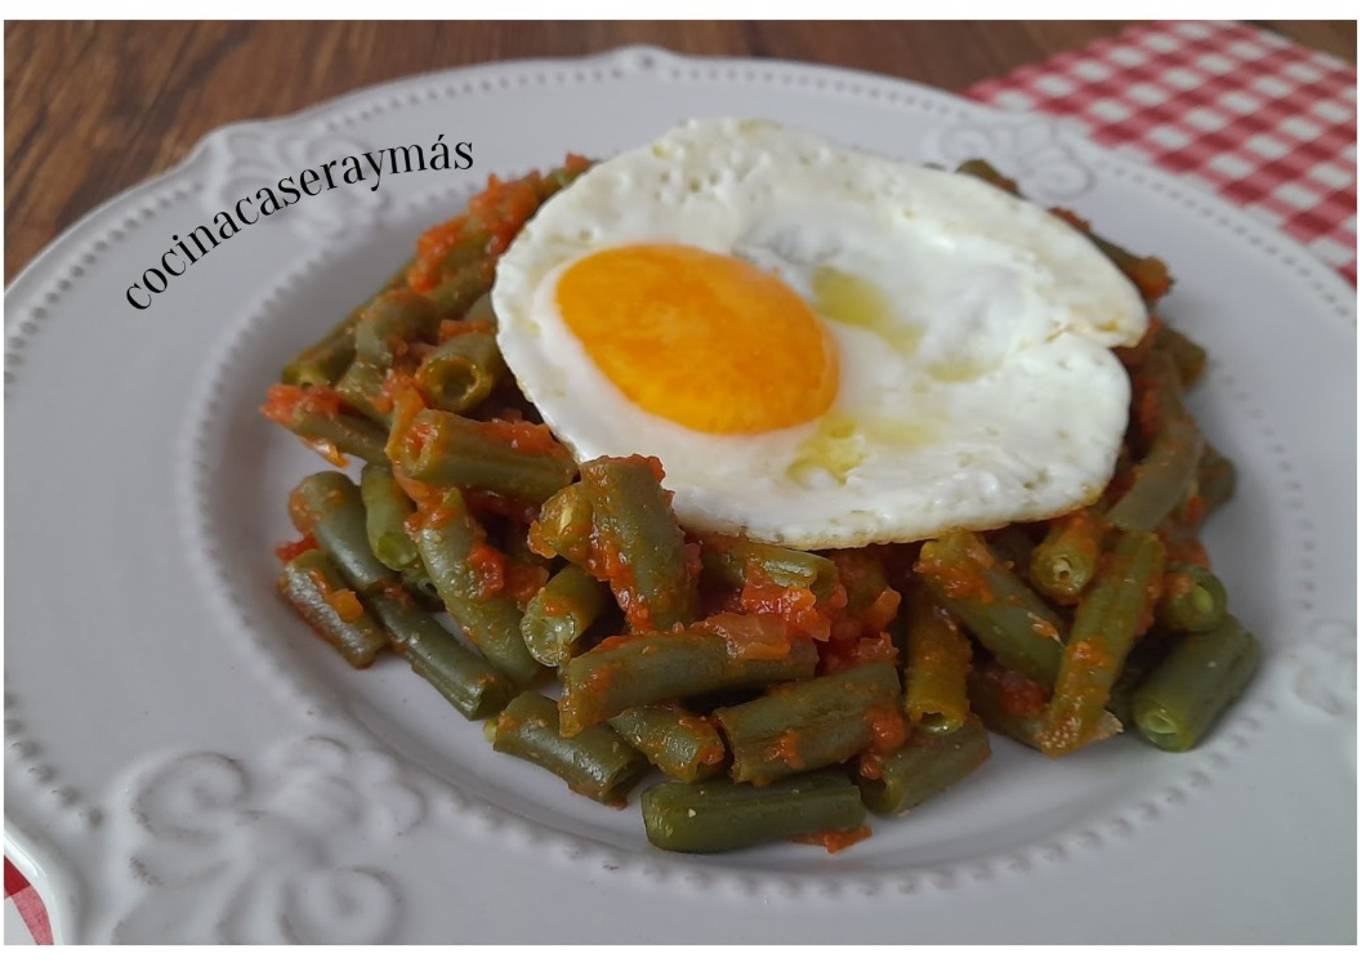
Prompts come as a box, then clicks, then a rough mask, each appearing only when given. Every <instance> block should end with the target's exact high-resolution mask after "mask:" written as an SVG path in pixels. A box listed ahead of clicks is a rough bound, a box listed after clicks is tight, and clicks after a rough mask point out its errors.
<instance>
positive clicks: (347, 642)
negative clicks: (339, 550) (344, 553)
mask: <svg viewBox="0 0 1360 964" xmlns="http://www.w3.org/2000/svg"><path fill="white" fill-rule="evenodd" d="M278 590H279V595H281V596H283V598H284V599H286V600H287V601H288V603H289V604H290V605H291V606H292V607H293V608H294V609H295V610H297V613H298V615H299V616H301V617H302V618H303V620H304V621H305V622H306V623H307V625H308V626H311V627H312V629H313V630H314V631H315V632H316V634H317V635H318V636H320V637H321V638H322V639H324V640H325V641H326V642H328V643H330V644H331V645H332V646H334V647H335V649H336V651H337V652H338V653H339V654H340V655H341V656H343V657H344V658H345V662H347V663H349V664H350V665H351V666H353V667H354V668H355V669H363V668H364V667H366V666H369V665H371V664H372V662H373V660H374V659H376V658H377V656H378V653H379V652H381V651H382V649H383V647H384V646H386V645H387V637H386V636H385V635H383V631H382V630H381V629H379V628H378V624H377V623H375V622H374V621H373V617H372V616H370V615H369V614H368V613H367V612H366V611H365V610H364V607H363V604H362V603H360V601H359V597H358V596H357V595H356V594H355V592H354V590H352V589H351V588H350V587H349V586H348V585H346V583H345V580H344V577H343V576H342V575H341V574H340V570H339V569H338V568H337V567H336V566H335V564H334V563H333V562H331V560H330V559H328V558H326V554H325V553H323V552H321V551H320V550H319V549H309V550H307V551H306V552H303V553H302V554H300V555H298V556H297V557H296V558H294V559H292V560H291V561H290V562H288V564H287V565H285V566H284V567H283V573H282V574H281V575H280V576H279V581H278Z"/></svg>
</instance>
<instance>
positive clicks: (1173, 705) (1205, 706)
mask: <svg viewBox="0 0 1360 964" xmlns="http://www.w3.org/2000/svg"><path fill="white" fill-rule="evenodd" d="M1260 658H1261V654H1260V644H1259V643H1257V641H1256V637H1255V636H1253V635H1252V634H1251V633H1250V632H1248V631H1247V630H1246V629H1245V628H1243V626H1242V624H1241V623H1239V622H1238V621H1237V620H1236V619H1235V618H1233V617H1232V616H1231V615H1229V616H1227V617H1226V618H1224V620H1223V621H1222V622H1221V623H1219V624H1218V625H1217V626H1215V627H1214V628H1213V629H1210V630H1208V631H1207V632H1203V633H1185V634H1183V635H1180V636H1176V637H1174V638H1173V639H1172V640H1171V641H1170V643H1169V645H1168V651H1167V654H1166V656H1165V658H1164V659H1162V661H1161V662H1160V663H1159V664H1158V665H1157V668H1156V669H1154V670H1153V671H1152V672H1151V673H1149V674H1148V677H1147V679H1145V680H1144V681H1143V682H1142V683H1141V684H1140V685H1139V686H1138V688H1137V689H1136V690H1134V692H1133V720H1134V724H1135V725H1136V726H1137V727H1138V732H1139V734H1140V735H1141V736H1142V737H1143V738H1144V739H1145V740H1147V741H1148V742H1149V743H1151V744H1152V745H1153V746H1155V747H1157V748H1158V749H1161V750H1168V751H1171V752H1177V753H1179V752H1183V751H1185V750H1190V749H1193V748H1194V746H1195V745H1196V744H1197V743H1199V741H1200V740H1202V739H1203V738H1204V735H1205V734H1206V733H1208V732H1209V730H1210V728H1212V727H1213V725H1214V723H1215V722H1216V721H1217V720H1218V718H1219V717H1220V716H1222V715H1223V713H1224V711H1225V710H1227V708H1228V707H1229V706H1231V705H1232V704H1233V703H1234V702H1235V701H1236V700H1237V698H1238V697H1239V696H1241V695H1242V691H1243V690H1245V689H1246V687H1247V684H1248V683H1250V682H1251V678H1252V677H1253V676H1254V675H1255V674H1256V667H1257V664H1258V663H1259V662H1260Z"/></svg>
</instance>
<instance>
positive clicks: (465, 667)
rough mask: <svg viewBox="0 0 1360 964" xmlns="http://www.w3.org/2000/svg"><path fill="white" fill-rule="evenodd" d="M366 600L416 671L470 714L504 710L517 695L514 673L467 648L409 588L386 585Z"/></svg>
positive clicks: (476, 715)
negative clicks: (507, 674)
mask: <svg viewBox="0 0 1360 964" xmlns="http://www.w3.org/2000/svg"><path fill="white" fill-rule="evenodd" d="M366 602H367V604H368V606H369V608H370V609H371V610H372V611H373V613H374V614H375V615H376V616H377V618H378V621H379V622H381V623H382V625H383V628H384V629H385V630H387V634H388V635H389V636H390V637H391V638H392V641H393V644H394V647H395V648H396V649H397V651H398V652H400V653H401V654H402V655H403V656H405V657H406V661H407V662H408V663H410V665H411V669H412V670H414V671H415V673H416V675H418V676H420V677H421V678H422V679H424V680H425V681H426V682H428V683H429V684H430V685H431V686H433V687H434V688H435V690H436V691H438V693H439V695H441V696H442V697H444V699H446V700H448V702H449V703H450V704H451V705H452V706H453V708H454V709H456V710H457V711H458V712H459V713H461V714H462V715H463V716H464V717H466V718H467V719H469V720H480V719H482V718H483V717H487V716H491V715H492V714H494V713H499V712H500V711H501V709H502V708H504V706H505V704H506V703H508V702H509V701H510V698H511V697H512V696H514V695H515V685H514V684H513V683H512V682H510V680H509V678H507V677H506V676H505V675H504V674H502V673H501V672H500V671H498V670H497V669H496V668H495V667H494V666H492V665H491V664H490V663H489V662H487V661H486V659H484V658H483V657H482V656H480V655H478V654H477V653H474V652H472V651H470V650H469V649H467V648H466V647H465V646H464V645H463V644H462V643H460V642H459V641H458V640H457V638H456V637H455V636H454V635H453V634H452V633H450V632H449V631H448V630H447V629H445V628H444V627H443V626H441V625H440V624H439V622H438V621H437V620H436V619H435V618H434V617H433V616H431V615H430V614H429V613H428V612H426V611H425V610H423V609H422V608H420V606H418V605H417V604H416V602H415V601H414V600H413V599H411V597H410V596H408V595H407V594H406V593H404V592H402V591H400V590H391V589H388V590H380V591H378V592H376V593H373V594H371V595H370V596H368V597H367V599H366Z"/></svg>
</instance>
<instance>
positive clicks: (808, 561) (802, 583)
mask: <svg viewBox="0 0 1360 964" xmlns="http://www.w3.org/2000/svg"><path fill="white" fill-rule="evenodd" d="M701 558H702V561H703V571H704V573H705V574H706V575H707V574H710V573H711V574H713V575H715V576H717V577H718V578H719V579H721V580H722V582H723V583H725V584H726V585H728V586H730V587H732V588H733V589H740V588H741V587H742V586H744V585H745V584H746V581H747V578H748V577H749V576H750V574H751V573H752V572H756V573H759V575H760V576H761V577H762V578H763V579H765V580H766V581H768V582H772V583H774V584H775V585H776V586H779V587H781V588H784V589H810V590H812V592H813V593H815V594H816V596H817V598H818V599H824V598H825V597H826V596H827V595H829V594H830V593H831V592H832V591H833V590H835V588H836V585H837V582H838V576H837V572H836V564H835V563H833V562H832V561H831V560H830V559H827V558H826V557H825V556H818V555H814V554H813V553H811V552H803V551H801V550H798V549H786V548H784V547H783V546H772V545H769V544H767V543H763V542H755V541H753V540H751V539H745V538H742V537H741V536H722V535H708V536H704V537H703V552H702V556H701Z"/></svg>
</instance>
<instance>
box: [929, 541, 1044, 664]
mask: <svg viewBox="0 0 1360 964" xmlns="http://www.w3.org/2000/svg"><path fill="white" fill-rule="evenodd" d="M916 572H917V574H918V575H920V577H921V579H922V581H924V582H925V584H926V587H927V588H928V589H929V590H930V592H931V594H932V595H934V597H935V598H936V599H937V600H938V601H939V602H940V604H941V605H942V606H944V608H945V609H946V610H948V611H949V613H950V614H951V615H953V616H954V618H955V619H957V620H958V621H959V622H961V623H963V625H964V628H966V629H967V630H968V631H969V632H970V633H972V634H973V637H974V638H975V639H977V641H978V642H979V643H981V644H982V645H983V646H985V647H986V648H987V649H989V650H991V651H992V653H994V654H995V655H996V658H997V659H998V660H1000V661H1001V662H1002V664H1004V665H1005V666H1008V667H1010V668H1011V669H1014V670H1017V671H1019V672H1021V673H1024V674H1025V675H1026V676H1028V677H1030V678H1031V679H1034V680H1036V681H1037V682H1039V683H1040V684H1042V685H1043V686H1044V687H1045V688H1046V689H1051V688H1052V686H1053V681H1054V679H1056V677H1057V674H1058V662H1059V660H1060V659H1061V657H1062V648H1063V629H1064V627H1063V622H1062V619H1061V618H1060V617H1059V616H1058V615H1057V614H1056V613H1055V612H1053V610H1051V609H1050V608H1049V607H1048V605H1047V604H1046V603H1045V602H1044V601H1043V600H1042V599H1040V598H1039V597H1038V596H1037V595H1036V594H1035V593H1034V590H1032V589H1030V588H1029V586H1027V585H1025V583H1023V582H1022V581H1021V580H1020V578H1019V577H1018V576H1016V575H1015V573H1013V572H1011V571H1010V570H1009V569H1007V568H1006V567H1005V566H1004V565H1002V564H1001V563H1000V562H998V561H997V559H996V557H995V556H993V555H992V553H991V550H989V549H988V548H987V544H986V543H985V542H983V541H982V540H981V539H980V538H978V536H977V535H975V534H974V533H971V532H952V533H949V534H947V535H944V536H941V537H940V538H938V539H934V540H932V541H930V542H927V543H925V544H924V545H923V546H922V547H921V555H920V558H919V559H918V560H917V562H916Z"/></svg>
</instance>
